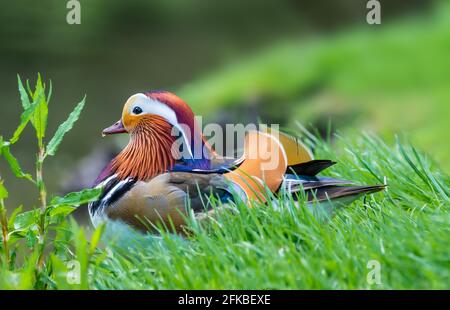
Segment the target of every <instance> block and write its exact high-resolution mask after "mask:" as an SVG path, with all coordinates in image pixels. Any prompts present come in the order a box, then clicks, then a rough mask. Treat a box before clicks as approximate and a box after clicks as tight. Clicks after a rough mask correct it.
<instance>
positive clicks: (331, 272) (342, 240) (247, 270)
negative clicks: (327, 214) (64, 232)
mask: <svg viewBox="0 0 450 310" xmlns="http://www.w3.org/2000/svg"><path fill="white" fill-rule="evenodd" d="M315 144H316V156H317V158H330V159H334V160H337V161H338V162H339V164H338V165H337V166H335V167H333V168H331V169H330V171H329V175H331V176H334V177H342V178H346V179H351V180H355V181H356V182H358V183H361V184H375V183H381V182H383V181H384V179H385V178H386V180H387V183H388V184H389V188H388V190H387V191H386V192H383V193H378V194H375V195H373V196H371V197H368V198H367V199H366V200H365V201H364V200H359V201H357V202H356V203H354V204H352V205H351V206H349V207H347V208H344V209H341V210H338V211H337V212H336V215H335V216H334V217H333V218H331V219H330V220H326V221H324V220H318V219H317V218H316V217H314V216H313V215H312V213H311V212H310V211H308V208H307V207H305V206H304V205H303V206H300V207H295V206H294V205H293V204H292V202H291V200H290V199H289V197H285V198H283V199H281V201H280V205H281V208H280V209H279V210H274V208H273V207H271V206H260V207H258V208H254V209H249V208H248V207H246V206H244V205H237V206H236V209H235V210H234V211H230V212H223V213H221V214H220V216H219V217H218V219H217V221H216V222H214V221H213V222H212V223H208V224H207V225H206V226H204V225H193V230H194V232H195V233H194V234H193V235H192V236H191V237H189V238H186V239H185V238H181V237H177V236H174V235H171V234H168V233H163V234H162V236H161V237H141V236H138V235H133V237H132V238H133V240H134V241H132V242H130V240H128V239H129V238H130V236H131V235H132V234H131V233H130V232H129V231H127V230H126V229H125V228H123V227H122V228H121V229H119V230H118V229H117V227H115V228H114V229H113V231H112V232H111V233H110V234H111V235H110V236H109V237H108V239H111V237H114V236H116V237H117V238H118V240H117V242H113V244H115V245H111V248H109V250H98V253H97V254H96V255H95V256H94V257H93V258H92V262H91V265H90V271H91V272H92V274H91V276H90V277H89V286H90V287H91V288H96V289H449V288H450V252H449V248H450V229H449V227H450V226H449V223H450V213H449V206H450V205H449V196H448V195H449V188H448V185H449V178H448V176H445V175H443V174H441V173H440V172H439V170H438V169H437V168H436V167H434V166H433V165H432V164H431V163H430V161H429V160H428V159H426V158H424V157H423V155H421V154H419V153H417V151H415V150H414V149H413V148H411V147H409V146H405V145H404V144H400V143H399V144H397V145H395V146H393V147H391V146H387V145H385V144H384V143H383V142H382V141H381V140H379V139H378V138H376V137H371V136H358V135H357V136H356V138H355V139H348V138H344V139H341V140H339V142H338V145H337V146H333V147H332V146H331V145H329V144H327V143H324V142H320V141H316V142H315ZM236 211H237V212H236ZM194 224H195V223H194ZM113 239H114V238H113ZM371 260H377V261H378V262H379V263H380V265H381V282H382V283H381V284H380V285H377V284H373V285H370V284H368V282H367V280H366V278H367V274H368V272H369V271H370V269H369V268H368V267H367V264H368V262H369V261H371Z"/></svg>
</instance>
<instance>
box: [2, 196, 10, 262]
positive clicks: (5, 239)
mask: <svg viewBox="0 0 450 310" xmlns="http://www.w3.org/2000/svg"><path fill="white" fill-rule="evenodd" d="M0 224H1V225H2V235H3V249H4V251H5V263H6V266H9V262H10V261H9V248H8V217H7V214H6V207H5V202H4V201H3V199H0Z"/></svg>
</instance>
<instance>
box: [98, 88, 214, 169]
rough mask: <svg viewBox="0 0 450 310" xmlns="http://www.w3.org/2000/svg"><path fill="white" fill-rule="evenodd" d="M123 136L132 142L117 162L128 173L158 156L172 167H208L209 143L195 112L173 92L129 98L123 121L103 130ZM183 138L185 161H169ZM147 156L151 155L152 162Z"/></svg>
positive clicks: (161, 165) (142, 94)
mask: <svg viewBox="0 0 450 310" xmlns="http://www.w3.org/2000/svg"><path fill="white" fill-rule="evenodd" d="M174 128H176V130H174ZM122 133H128V134H130V136H131V140H130V141H131V142H130V144H129V145H128V147H127V148H126V149H124V151H123V152H122V154H121V155H119V156H118V158H116V162H117V165H118V166H122V167H127V170H129V169H130V168H129V167H131V166H133V167H135V166H141V164H138V163H139V162H142V161H144V162H153V161H156V160H157V158H158V156H159V157H160V158H163V159H161V160H160V161H161V162H164V163H169V162H170V165H173V164H174V163H175V162H176V161H177V160H181V161H185V162H188V163H189V164H190V165H191V164H192V165H194V166H195V167H197V168H204V167H206V166H207V165H208V164H209V161H208V160H206V157H207V156H206V155H205V154H204V151H203V150H204V148H203V146H205V142H204V140H203V138H202V133H201V129H200V128H199V126H198V124H197V123H196V120H195V115H194V113H193V111H192V109H191V108H190V107H189V105H188V104H187V103H186V102H184V101H183V100H182V99H181V98H179V97H178V96H176V95H175V94H173V93H170V92H167V91H151V92H146V93H138V94H135V95H133V96H131V97H130V98H128V100H127V101H126V103H125V105H124V108H123V112H122V117H121V119H120V120H119V121H118V122H116V123H115V124H114V125H112V126H110V127H108V128H106V129H104V130H103V136H106V135H113V134H122ZM179 138H181V139H182V140H183V141H182V143H183V145H182V147H181V148H182V150H183V152H182V154H181V158H177V159H174V158H169V155H170V152H171V146H172V145H173V143H174V141H180V140H178V139H179ZM195 143H200V144H201V148H200V149H201V150H202V151H201V154H200V158H198V157H199V156H198V154H195V150H196V148H195ZM172 155H173V153H172ZM208 155H209V154H208ZM147 156H151V158H150V160H149V161H147V159H146V157H147ZM170 165H169V166H170ZM205 165H206V166H205ZM166 166H167V165H163V164H160V165H159V166H158V167H159V168H158V169H157V170H158V172H161V171H164V170H166V169H167V168H168V167H166ZM145 169H146V168H145ZM145 169H144V168H143V169H142V170H145ZM153 170H154V171H156V170H155V169H153ZM124 175H125V174H124ZM130 175H133V174H132V173H131V174H130Z"/></svg>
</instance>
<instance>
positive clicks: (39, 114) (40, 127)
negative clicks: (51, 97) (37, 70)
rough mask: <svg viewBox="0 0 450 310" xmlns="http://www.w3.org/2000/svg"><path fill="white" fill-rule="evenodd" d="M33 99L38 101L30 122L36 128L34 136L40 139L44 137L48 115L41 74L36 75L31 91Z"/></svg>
mask: <svg viewBox="0 0 450 310" xmlns="http://www.w3.org/2000/svg"><path fill="white" fill-rule="evenodd" d="M32 97H33V101H38V105H39V106H38V107H37V109H36V111H35V112H34V113H33V118H32V119H31V122H32V124H33V126H34V128H35V129H36V137H37V138H38V139H39V140H42V139H43V138H44V137H45V130H46V128H47V116H48V106H47V100H46V98H45V88H44V84H43V83H42V79H41V75H40V74H39V75H38V80H37V82H36V89H35V91H34V93H33V96H32Z"/></svg>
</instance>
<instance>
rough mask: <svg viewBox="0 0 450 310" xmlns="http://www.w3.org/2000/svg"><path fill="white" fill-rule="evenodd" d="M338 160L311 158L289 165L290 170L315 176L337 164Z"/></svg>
mask: <svg viewBox="0 0 450 310" xmlns="http://www.w3.org/2000/svg"><path fill="white" fill-rule="evenodd" d="M335 164H336V162H334V161H332V160H325V159H318V160H311V161H308V162H306V163H301V164H298V165H294V166H289V167H288V172H291V173H292V172H293V173H295V174H297V175H306V176H315V175H317V174H319V173H320V172H322V171H323V170H325V169H327V168H329V167H331V166H333V165H335Z"/></svg>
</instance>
